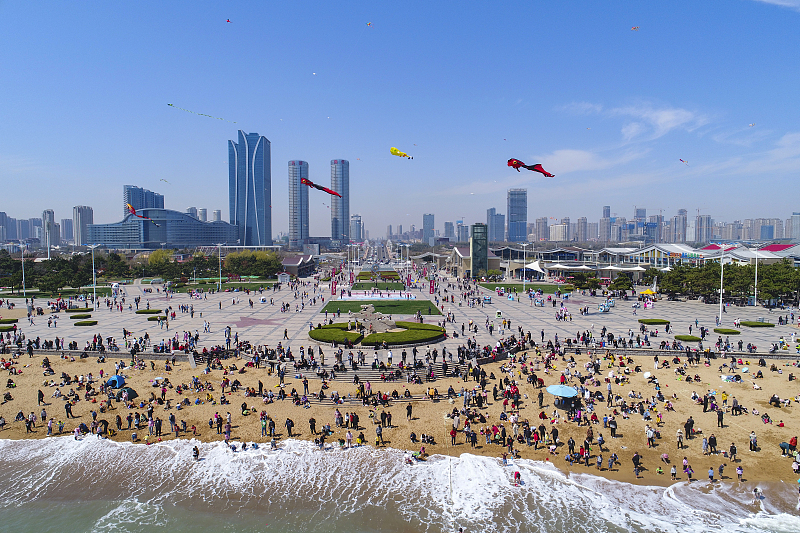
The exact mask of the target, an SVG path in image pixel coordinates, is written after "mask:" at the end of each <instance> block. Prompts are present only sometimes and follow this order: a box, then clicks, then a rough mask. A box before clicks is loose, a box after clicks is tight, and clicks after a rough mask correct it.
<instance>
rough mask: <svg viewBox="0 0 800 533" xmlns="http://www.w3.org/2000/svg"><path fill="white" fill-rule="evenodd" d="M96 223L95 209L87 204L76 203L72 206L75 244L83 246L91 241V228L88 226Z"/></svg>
mask: <svg viewBox="0 0 800 533" xmlns="http://www.w3.org/2000/svg"><path fill="white" fill-rule="evenodd" d="M89 224H94V211H93V210H92V208H91V207H89V206H86V205H76V206H75V207H73V208H72V226H73V228H74V229H75V244H76V245H78V246H83V245H85V244H90V243H89V230H88V228H87V226H88V225H89Z"/></svg>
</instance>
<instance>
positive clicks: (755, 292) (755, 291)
mask: <svg viewBox="0 0 800 533" xmlns="http://www.w3.org/2000/svg"><path fill="white" fill-rule="evenodd" d="M754 253H755V254H756V283H755V285H754V286H753V307H758V250H756V251H755V252H754Z"/></svg>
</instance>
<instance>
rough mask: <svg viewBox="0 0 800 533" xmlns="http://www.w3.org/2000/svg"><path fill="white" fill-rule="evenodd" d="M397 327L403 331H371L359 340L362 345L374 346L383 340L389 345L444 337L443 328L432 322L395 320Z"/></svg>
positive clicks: (414, 342) (436, 339) (432, 340)
mask: <svg viewBox="0 0 800 533" xmlns="http://www.w3.org/2000/svg"><path fill="white" fill-rule="evenodd" d="M396 325H397V328H398V329H402V330H403V331H387V332H386V333H373V334H372V335H367V336H366V337H365V338H364V340H362V341H361V345H362V346H376V345H378V344H383V343H384V342H385V343H386V344H388V345H390V346H392V345H396V344H418V343H423V342H438V341H440V340H442V339H443V338H444V329H442V328H440V327H439V326H435V325H433V324H420V323H419V322H397V323H396Z"/></svg>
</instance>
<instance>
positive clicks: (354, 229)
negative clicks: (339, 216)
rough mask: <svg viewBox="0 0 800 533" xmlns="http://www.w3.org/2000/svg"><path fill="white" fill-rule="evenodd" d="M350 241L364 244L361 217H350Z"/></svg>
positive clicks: (356, 215)
mask: <svg viewBox="0 0 800 533" xmlns="http://www.w3.org/2000/svg"><path fill="white" fill-rule="evenodd" d="M350 239H351V240H353V242H364V226H363V224H362V222H361V215H358V214H355V215H350Z"/></svg>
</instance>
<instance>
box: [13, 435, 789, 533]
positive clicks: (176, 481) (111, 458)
mask: <svg viewBox="0 0 800 533" xmlns="http://www.w3.org/2000/svg"><path fill="white" fill-rule="evenodd" d="M237 444H238V443H237ZM195 445H197V446H198V447H199V448H200V454H201V460H200V461H194V460H193V458H192V447H193V446H195ZM238 447H239V448H240V445H239V446H238ZM404 457H405V453H404V452H401V451H398V450H393V449H375V448H372V447H369V446H363V447H358V448H353V449H349V450H341V449H338V447H336V446H334V447H330V446H329V447H327V448H326V449H325V450H319V449H318V448H316V447H315V446H314V445H313V444H312V443H309V442H305V441H296V440H288V441H285V442H283V443H281V445H280V447H279V449H278V450H270V449H269V446H268V445H262V446H261V447H260V448H259V449H251V448H248V450H246V451H244V452H242V451H238V452H233V451H231V450H230V448H228V447H226V446H225V445H224V444H223V443H209V444H202V443H199V442H197V441H193V440H174V441H169V442H164V443H157V444H153V445H151V446H144V445H133V444H130V443H115V442H112V441H108V440H102V439H98V438H97V437H94V436H88V437H86V438H84V439H83V440H74V439H73V438H72V437H55V438H48V439H44V440H17V441H11V440H0V530H1V531H4V532H5V531H8V532H48V531H53V532H56V531H58V532H73V531H74V532H78V531H98V532H103V531H109V532H111V531H114V532H117V531H145V530H146V531H164V532H171V533H181V532H195V533H204V532H219V531H273V532H284V531H286V532H289V531H293V532H306V531H308V532H336V533H339V532H341V533H362V532H364V533H366V532H378V531H382V532H383V531H385V532H450V531H458V528H459V527H463V528H464V530H465V531H467V532H477V531H499V532H517V531H525V532H528V531H533V532H536V531H542V532H553V533H561V532H565V533H566V532H573V531H578V532H581V531H585V532H621V531H642V532H644V531H674V532H697V533H700V532H703V533H705V532H707V531H742V532H745V531H746V532H800V519H798V517H797V516H796V515H795V513H796V501H797V499H796V489H795V488H794V487H791V486H787V485H783V484H780V483H778V484H770V485H762V489H763V491H764V499H763V500H761V501H760V502H758V503H756V504H753V497H752V492H751V491H752V488H753V487H754V485H749V484H746V483H745V484H741V485H740V484H738V483H736V482H727V483H724V484H721V483H716V484H714V485H713V486H711V485H709V484H708V483H707V482H704V481H697V482H694V483H691V484H688V483H678V484H675V485H672V486H671V487H668V488H663V487H652V486H639V485H630V484H627V483H620V482H615V481H608V480H605V479H604V478H601V477H597V476H592V475H588V474H580V475H565V474H564V473H562V472H560V471H559V470H557V469H556V468H555V467H554V466H553V465H552V464H549V463H547V462H541V461H530V460H516V461H515V462H514V465H513V466H505V467H504V466H503V465H502V462H501V461H500V460H498V459H495V458H490V457H482V456H475V455H471V454H467V453H465V454H462V455H461V456H460V457H453V458H449V457H445V456H433V457H431V458H430V459H429V460H428V461H424V462H420V463H416V464H414V465H413V466H409V465H406V464H405V463H404ZM515 471H519V472H520V474H521V476H522V484H521V485H519V486H516V485H515V484H514V480H513V475H514V472H515Z"/></svg>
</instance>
